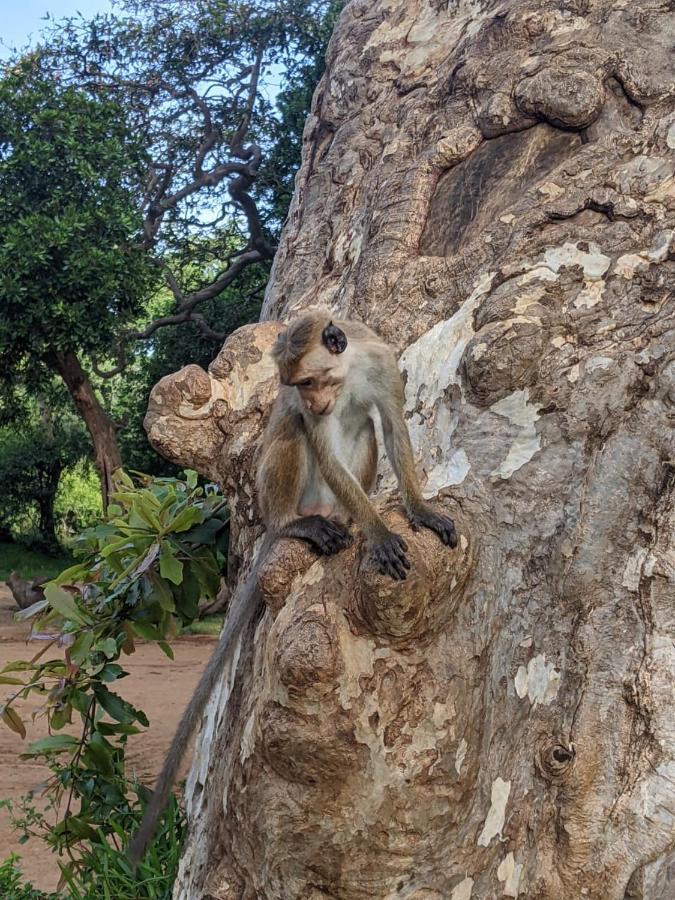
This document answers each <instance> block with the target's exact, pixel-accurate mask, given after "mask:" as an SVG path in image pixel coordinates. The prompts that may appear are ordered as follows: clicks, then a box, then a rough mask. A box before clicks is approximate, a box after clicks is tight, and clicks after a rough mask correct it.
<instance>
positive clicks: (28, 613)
mask: <svg viewBox="0 0 675 900" xmlns="http://www.w3.org/2000/svg"><path fill="white" fill-rule="evenodd" d="M48 606H49V600H47V599H44V600H38V601H37V602H35V603H32V604H31V605H30V606H27V607H26V608H25V609H22V610H19V612H17V613H14V618H15V619H16V621H17V622H25V621H26V619H30V618H32V617H33V616H36V615H37V614H38V613H40V612H42V610H43V609H46V608H47V607H48Z"/></svg>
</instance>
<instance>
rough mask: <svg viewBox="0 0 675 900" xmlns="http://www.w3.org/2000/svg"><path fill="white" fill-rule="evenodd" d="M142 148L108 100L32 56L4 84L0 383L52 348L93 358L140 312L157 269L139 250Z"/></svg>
mask: <svg viewBox="0 0 675 900" xmlns="http://www.w3.org/2000/svg"><path fill="white" fill-rule="evenodd" d="M143 165H144V163H143V151H142V150H141V149H140V147H139V145H138V143H137V142H135V141H134V139H133V138H132V135H131V132H130V130H129V127H128V123H127V119H126V114H125V111H124V109H123V108H122V107H121V106H120V104H119V103H118V102H117V101H116V100H115V99H114V98H111V97H95V96H92V95H91V94H89V93H87V92H85V91H84V90H81V89H80V88H78V87H77V86H76V85H74V84H66V83H63V82H61V81H60V80H59V79H58V78H56V77H54V74H53V73H51V72H49V71H47V70H45V66H44V64H43V62H42V60H41V58H40V57H39V56H37V55H34V56H29V57H26V58H24V59H22V60H21V61H19V62H18V63H16V64H15V65H13V66H12V67H10V68H8V69H6V70H5V72H4V76H3V77H2V78H1V79H0V378H4V379H5V380H7V381H9V380H10V379H11V378H12V377H14V376H15V375H16V373H17V372H20V373H22V375H23V376H24V378H26V379H29V378H30V377H31V376H32V377H34V378H35V377H38V375H39V371H40V369H41V366H42V364H43V363H44V361H45V360H46V359H47V358H48V356H49V355H50V354H52V353H53V352H54V351H75V352H79V351H84V352H86V353H93V352H96V351H99V350H101V349H102V348H105V347H107V346H108V345H109V344H110V342H111V340H112V337H113V334H115V333H116V331H117V330H118V329H119V327H120V325H121V324H123V323H124V321H125V320H128V319H129V318H130V317H131V316H132V315H134V314H137V313H138V312H139V310H140V309H141V305H142V301H143V299H144V298H145V297H146V296H147V294H148V292H149V290H150V288H151V286H152V284H154V280H155V278H156V273H155V271H154V269H153V268H152V267H151V266H150V265H149V261H148V260H147V259H146V258H145V257H144V256H143V254H142V252H141V250H140V248H139V246H138V235H139V231H140V228H141V219H140V214H139V211H138V208H137V204H136V198H137V192H138V177H139V171H140V169H141V168H142V167H143Z"/></svg>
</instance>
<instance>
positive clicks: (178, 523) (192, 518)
mask: <svg viewBox="0 0 675 900" xmlns="http://www.w3.org/2000/svg"><path fill="white" fill-rule="evenodd" d="M203 520H204V512H203V510H201V509H197V507H196V506H188V507H186V508H185V509H182V510H181V511H180V512H179V513H178V515H177V516H176V518H175V519H174V520H173V521H172V522H169V523H168V525H167V531H173V532H179V531H188V530H189V529H190V528H192V526H193V525H197V524H198V523H199V522H203Z"/></svg>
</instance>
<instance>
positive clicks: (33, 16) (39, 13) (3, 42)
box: [0, 0, 111, 59]
mask: <svg viewBox="0 0 675 900" xmlns="http://www.w3.org/2000/svg"><path fill="white" fill-rule="evenodd" d="M110 7H111V4H110V0H0V59H3V58H6V57H7V56H8V50H7V47H8V46H9V47H14V46H15V47H19V48H21V47H23V46H25V45H26V44H27V43H28V42H29V41H30V42H31V43H35V42H36V41H37V39H38V38H39V36H40V32H41V30H42V28H43V27H44V25H45V22H44V21H42V20H43V19H44V17H45V14H46V13H47V12H49V14H50V15H51V16H52V17H53V18H55V19H63V18H66V17H68V16H75V15H76V14H77V13H78V12H81V13H82V15H83V16H85V18H89V17H90V16H93V15H94V14H95V13H97V12H108V11H109V10H110Z"/></svg>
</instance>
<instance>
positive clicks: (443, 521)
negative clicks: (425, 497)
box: [408, 503, 457, 547]
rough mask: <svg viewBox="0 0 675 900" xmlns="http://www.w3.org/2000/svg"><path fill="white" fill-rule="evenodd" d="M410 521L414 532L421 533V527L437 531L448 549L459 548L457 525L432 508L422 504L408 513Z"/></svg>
mask: <svg viewBox="0 0 675 900" xmlns="http://www.w3.org/2000/svg"><path fill="white" fill-rule="evenodd" d="M408 519H409V521H410V525H411V527H412V530H413V531H419V529H420V528H421V527H424V528H430V529H431V530H432V531H435V532H436V534H437V535H438V536H439V538H440V539H441V540H442V541H443V543H444V544H445V545H446V546H448V547H456V546H457V532H456V531H455V523H454V522H453V521H452V519H451V518H450V517H449V516H444V515H443V513H439V512H436V510H435V509H433V508H432V507H431V506H427V504H426V503H425V504H422V505H420V506H418V507H416V508H415V509H413V510H410V511H409V512H408Z"/></svg>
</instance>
